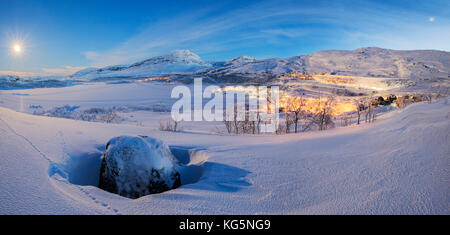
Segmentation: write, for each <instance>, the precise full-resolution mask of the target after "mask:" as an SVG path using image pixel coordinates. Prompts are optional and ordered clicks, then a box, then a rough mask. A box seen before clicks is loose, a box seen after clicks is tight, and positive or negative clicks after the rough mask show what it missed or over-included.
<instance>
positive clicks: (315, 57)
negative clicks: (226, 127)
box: [70, 47, 450, 80]
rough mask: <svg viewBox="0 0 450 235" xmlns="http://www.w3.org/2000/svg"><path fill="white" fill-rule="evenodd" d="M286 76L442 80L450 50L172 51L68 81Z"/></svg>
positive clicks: (77, 75) (88, 72) (91, 71)
mask: <svg viewBox="0 0 450 235" xmlns="http://www.w3.org/2000/svg"><path fill="white" fill-rule="evenodd" d="M290 72H306V73H331V74H338V75H353V76H366V77H387V78H389V77H392V78H447V77H450V52H446V51H436V50H413V51H400V50H389V49H382V48H376V47H368V48H360V49H356V50H327V51H319V52H316V53H313V54H309V55H301V56H294V57H289V58H269V59H261V60H257V59H255V58H253V57H250V56H240V57H237V58H234V59H232V60H229V61H226V62H211V63H209V62H205V61H203V60H202V59H201V58H200V57H199V56H198V55H196V54H194V53H192V52H190V51H188V50H176V51H172V52H170V53H168V54H165V55H161V56H156V57H152V58H150V59H147V60H144V61H141V62H137V63H134V64H132V65H116V66H109V67H106V68H100V69H95V68H89V69H85V70H82V71H79V72H77V73H75V74H73V75H71V76H70V78H72V79H75V78H76V79H87V80H92V79H101V78H113V77H119V78H120V77H142V76H151V75H168V74H187V75H201V76H206V77H212V78H215V79H218V78H220V77H221V76H224V77H230V76H231V77H233V78H235V77H246V78H257V77H261V76H266V77H274V76H277V75H280V74H284V73H290Z"/></svg>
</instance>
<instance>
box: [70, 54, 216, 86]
mask: <svg viewBox="0 0 450 235" xmlns="http://www.w3.org/2000/svg"><path fill="white" fill-rule="evenodd" d="M210 66H212V65H211V64H209V63H207V62H205V61H203V60H201V59H200V57H199V56H198V55H196V54H195V53H192V52H190V51H188V50H175V51H171V52H169V53H167V54H165V55H160V56H155V57H152V58H150V59H147V60H143V61H140V62H137V63H134V64H131V65H114V66H108V67H104V68H87V69H84V70H81V71H78V72H76V73H74V74H72V75H71V76H69V77H70V78H71V79H82V80H93V79H103V78H114V77H142V76H152V75H162V74H174V73H191V72H195V71H197V70H199V69H202V68H206V67H210Z"/></svg>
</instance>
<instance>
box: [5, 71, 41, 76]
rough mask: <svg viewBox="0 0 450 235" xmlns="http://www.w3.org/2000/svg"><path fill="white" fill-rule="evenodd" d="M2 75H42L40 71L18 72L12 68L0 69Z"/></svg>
mask: <svg viewBox="0 0 450 235" xmlns="http://www.w3.org/2000/svg"><path fill="white" fill-rule="evenodd" d="M0 75H14V76H19V77H33V76H40V75H41V74H39V73H34V72H18V71H12V70H0Z"/></svg>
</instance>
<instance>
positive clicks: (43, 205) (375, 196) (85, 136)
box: [0, 83, 450, 214]
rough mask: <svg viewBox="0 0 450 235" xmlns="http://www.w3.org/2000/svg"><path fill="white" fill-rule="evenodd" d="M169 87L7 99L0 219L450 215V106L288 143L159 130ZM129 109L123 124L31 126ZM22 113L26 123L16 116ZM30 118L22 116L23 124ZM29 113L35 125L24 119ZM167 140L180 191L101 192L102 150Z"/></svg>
mask: <svg viewBox="0 0 450 235" xmlns="http://www.w3.org/2000/svg"><path fill="white" fill-rule="evenodd" d="M171 88H172V85H167V84H164V85H163V84H158V83H125V84H115V85H105V84H103V83H93V84H84V85H79V86H70V87H64V88H43V89H31V90H14V91H13V90H10V91H0V106H1V108H0V137H1V139H0V162H1V164H0V213H1V214H30V213H31V214H324V213H326V214H449V212H450V204H449V202H450V200H449V199H450V198H449V190H448V189H449V178H450V175H449V172H448V169H449V156H450V147H449V146H450V145H449V143H450V141H449V133H450V122H449V114H450V108H449V107H450V106H449V104H448V102H449V99H442V100H440V101H438V102H435V103H432V104H426V103H418V104H413V105H410V106H408V107H407V108H406V109H401V110H396V111H393V112H390V113H388V114H385V115H383V116H379V117H378V119H377V121H376V122H375V123H373V124H364V125H360V126H351V127H346V128H337V129H334V130H329V131H322V132H310V133H299V134H288V135H228V134H220V131H216V129H215V126H216V125H220V124H217V123H200V124H199V123H182V126H183V130H182V131H180V132H164V131H159V130H158V126H159V123H158V120H165V119H167V118H168V117H169V115H170V113H165V112H152V111H149V110H142V109H141V107H144V106H145V107H164V106H169V107H170V104H171V103H172V102H173V101H174V100H172V99H170V98H169V97H170V91H171ZM64 105H69V106H71V107H72V108H74V109H77V110H83V109H88V108H99V107H101V108H111V106H117V107H122V108H123V109H124V110H125V111H123V112H121V113H120V112H119V115H121V116H122V117H124V118H125V120H124V121H123V122H120V123H119V124H106V123H99V122H85V121H80V120H70V119H62V118H55V117H46V116H36V115H30V114H29V113H33V112H34V111H36V110H49V109H51V108H54V107H61V106H64ZM18 111H20V112H18ZM24 112H25V113H24ZM27 113H28V114H27ZM121 135H131V136H133V135H145V136H150V137H154V138H158V139H162V140H164V141H165V142H166V143H167V144H168V145H169V146H171V148H172V151H173V152H174V154H175V155H176V157H177V158H179V159H180V161H181V162H182V163H183V164H185V165H184V167H183V168H182V169H181V178H182V184H183V185H182V186H181V187H180V188H177V189H175V190H170V191H167V192H164V193H161V194H153V195H148V196H144V197H141V198H139V199H135V200H132V199H128V198H124V197H120V196H118V195H115V194H111V193H108V192H105V191H103V190H100V189H98V188H97V187H96V182H97V181H98V171H99V167H100V156H101V155H102V153H103V151H104V150H105V144H106V142H107V141H108V140H109V139H111V138H113V137H116V136H121Z"/></svg>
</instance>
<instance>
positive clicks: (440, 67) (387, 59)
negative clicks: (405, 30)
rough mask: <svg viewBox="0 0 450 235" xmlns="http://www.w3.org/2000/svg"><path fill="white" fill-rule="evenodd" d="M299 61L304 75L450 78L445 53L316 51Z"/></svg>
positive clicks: (449, 57) (449, 61) (449, 62)
mask: <svg viewBox="0 0 450 235" xmlns="http://www.w3.org/2000/svg"><path fill="white" fill-rule="evenodd" d="M303 59H304V61H305V70H306V71H307V72H308V73H336V74H340V75H354V76H369V77H396V78H437V77H444V78H447V77H449V76H450V52H445V51H433V50H415V51H398V50H388V49H381V48H376V47H369V48H360V49H356V50H353V51H339V50H331V51H320V52H316V53H313V54H311V55H307V56H304V57H303Z"/></svg>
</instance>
